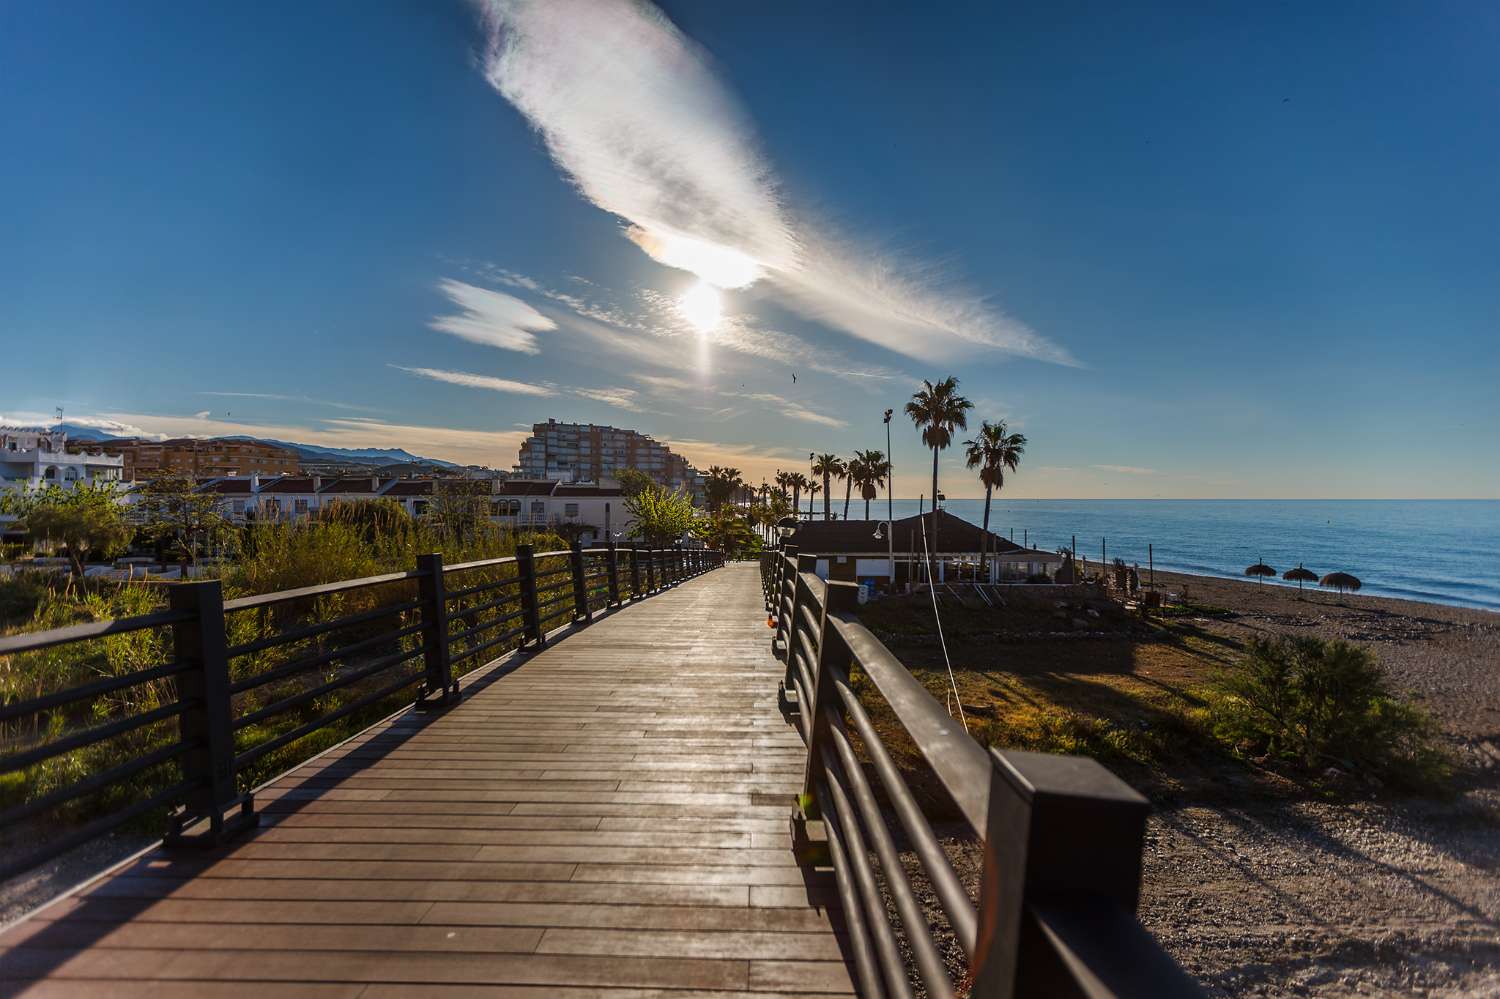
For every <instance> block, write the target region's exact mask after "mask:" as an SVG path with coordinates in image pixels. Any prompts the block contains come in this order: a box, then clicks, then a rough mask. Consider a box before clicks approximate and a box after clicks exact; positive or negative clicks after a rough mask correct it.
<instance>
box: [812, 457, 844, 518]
mask: <svg viewBox="0 0 1500 999" xmlns="http://www.w3.org/2000/svg"><path fill="white" fill-rule="evenodd" d="M812 471H813V474H814V475H821V476H822V477H823V519H824V520H832V519H833V511H832V510H831V509H830V503H831V501H832V499H833V489H832V483H831V481H830V480H832V479H842V478H843V477H844V475H845V474H846V473H847V472H848V468H847V467H846V466H845V465H844V463H843V461H842V460H841V459H840V458H839V456H838V455H836V454H820V455H818V456H817V457H816V458H814V459H813V465H812ZM847 507H848V504H847V503H846V504H845V512H846V513H847V512H848V510H847ZM808 516H809V517H811V516H812V513H811V512H809V513H808Z"/></svg>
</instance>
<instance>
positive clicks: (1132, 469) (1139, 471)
mask: <svg viewBox="0 0 1500 999" xmlns="http://www.w3.org/2000/svg"><path fill="white" fill-rule="evenodd" d="M1093 467H1094V468H1098V469H1101V470H1102V471H1105V472H1117V473H1119V474H1120V475H1156V474H1157V471H1156V469H1154V468H1142V467H1141V466H1139V465H1094V466H1093Z"/></svg>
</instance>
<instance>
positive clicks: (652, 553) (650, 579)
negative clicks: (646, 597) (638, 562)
mask: <svg viewBox="0 0 1500 999" xmlns="http://www.w3.org/2000/svg"><path fill="white" fill-rule="evenodd" d="M646 592H647V593H655V592H656V549H655V548H647V549H646Z"/></svg>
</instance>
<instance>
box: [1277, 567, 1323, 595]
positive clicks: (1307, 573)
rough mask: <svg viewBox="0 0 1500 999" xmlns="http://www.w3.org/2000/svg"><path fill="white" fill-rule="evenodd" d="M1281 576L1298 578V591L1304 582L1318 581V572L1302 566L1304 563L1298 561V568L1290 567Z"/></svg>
mask: <svg viewBox="0 0 1500 999" xmlns="http://www.w3.org/2000/svg"><path fill="white" fill-rule="evenodd" d="M1281 578H1282V579H1289V580H1290V579H1294V580H1296V581H1297V589H1298V591H1300V590H1301V589H1302V584H1303V583H1316V582H1317V581H1318V574H1317V573H1316V572H1313V571H1312V570H1311V569H1304V568H1302V563H1301V562H1298V563H1297V568H1295V569H1288V570H1287V571H1286V572H1284V573H1282V574H1281Z"/></svg>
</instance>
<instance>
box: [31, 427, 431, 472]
mask: <svg viewBox="0 0 1500 999" xmlns="http://www.w3.org/2000/svg"><path fill="white" fill-rule="evenodd" d="M52 429H54V430H63V431H66V432H67V434H68V437H70V438H71V439H73V440H80V441H114V440H120V439H121V438H123V437H126V436H129V435H126V434H112V433H110V432H109V431H107V430H100V429H99V428H98V427H84V426H79V425H78V424H76V423H59V424H56V425H55V426H53V427H52ZM222 439H223V440H228V441H251V442H253V443H257V444H271V445H274V446H276V447H284V448H290V449H291V450H293V451H296V452H297V456H298V457H299V458H301V459H302V460H303V461H341V462H346V463H348V464H353V465H409V464H422V465H437V466H439V467H441V468H458V467H460V466H459V465H457V464H455V463H454V462H451V461H443V460H442V459H441V458H424V457H422V456H421V455H416V454H412V453H411V452H410V451H406V450H404V449H402V448H399V447H384V448H382V447H361V448H349V447H321V446H319V445H317V444H298V443H296V442H295V441H278V440H273V439H271V438H269V437H250V436H247V435H245V434H233V435H230V436H227V437H224V438H222Z"/></svg>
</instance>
